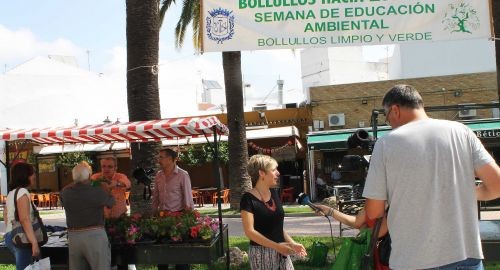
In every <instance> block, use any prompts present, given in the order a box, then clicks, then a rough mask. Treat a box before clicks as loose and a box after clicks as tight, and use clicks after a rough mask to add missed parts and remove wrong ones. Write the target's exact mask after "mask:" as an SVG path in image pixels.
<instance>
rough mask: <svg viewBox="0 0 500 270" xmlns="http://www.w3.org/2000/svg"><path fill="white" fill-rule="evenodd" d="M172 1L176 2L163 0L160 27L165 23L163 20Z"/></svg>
mask: <svg viewBox="0 0 500 270" xmlns="http://www.w3.org/2000/svg"><path fill="white" fill-rule="evenodd" d="M172 3H174V4H175V0H162V2H161V6H160V28H161V26H162V25H163V20H164V19H165V14H166V13H167V10H168V8H169V7H170V6H171V5H172Z"/></svg>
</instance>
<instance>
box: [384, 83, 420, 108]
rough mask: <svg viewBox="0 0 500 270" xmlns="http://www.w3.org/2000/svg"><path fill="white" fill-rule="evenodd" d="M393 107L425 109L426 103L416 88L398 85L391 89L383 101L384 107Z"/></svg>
mask: <svg viewBox="0 0 500 270" xmlns="http://www.w3.org/2000/svg"><path fill="white" fill-rule="evenodd" d="M392 105H399V106H401V107H405V108H411V109H420V108H423V107H424V101H423V100H422V97H421V96H420V94H419V93H418V91H417V89H415V87H413V86H411V85H406V84H398V85H395V86H394V87H393V88H391V89H390V90H389V92H387V93H386V94H385V96H384V99H383V100H382V106H384V107H389V106H392Z"/></svg>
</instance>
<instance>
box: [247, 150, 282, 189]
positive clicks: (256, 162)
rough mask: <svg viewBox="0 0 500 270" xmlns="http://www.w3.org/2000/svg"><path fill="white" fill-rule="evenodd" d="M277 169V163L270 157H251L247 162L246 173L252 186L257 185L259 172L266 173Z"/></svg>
mask: <svg viewBox="0 0 500 270" xmlns="http://www.w3.org/2000/svg"><path fill="white" fill-rule="evenodd" d="M277 167H278V162H276V160H275V159H274V158H272V157H270V156H266V155H253V156H252V157H250V159H249V160H248V167H247V171H248V174H249V175H250V178H251V179H252V185H255V183H257V180H259V171H264V172H268V171H270V170H273V169H276V168H277Z"/></svg>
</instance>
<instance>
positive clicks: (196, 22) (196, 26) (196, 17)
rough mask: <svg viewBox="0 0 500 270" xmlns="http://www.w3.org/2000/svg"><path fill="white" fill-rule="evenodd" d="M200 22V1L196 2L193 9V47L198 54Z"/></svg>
mask: <svg viewBox="0 0 500 270" xmlns="http://www.w3.org/2000/svg"><path fill="white" fill-rule="evenodd" d="M200 20H201V5H200V1H196V4H195V5H194V7H193V22H192V23H193V24H192V27H193V46H194V48H195V49H196V51H197V52H198V53H199V52H200V49H201V33H200Z"/></svg>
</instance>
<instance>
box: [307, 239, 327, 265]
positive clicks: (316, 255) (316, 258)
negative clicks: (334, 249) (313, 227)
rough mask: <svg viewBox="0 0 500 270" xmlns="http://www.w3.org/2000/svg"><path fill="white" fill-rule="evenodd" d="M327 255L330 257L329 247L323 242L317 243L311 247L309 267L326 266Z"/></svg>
mask: <svg viewBox="0 0 500 270" xmlns="http://www.w3.org/2000/svg"><path fill="white" fill-rule="evenodd" d="M327 255H328V246H327V245H325V244H323V243H321V242H318V241H315V242H314V243H313V244H312V247H311V252H310V255H309V265H311V266H315V267H320V266H323V265H325V263H326V256H327Z"/></svg>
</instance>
